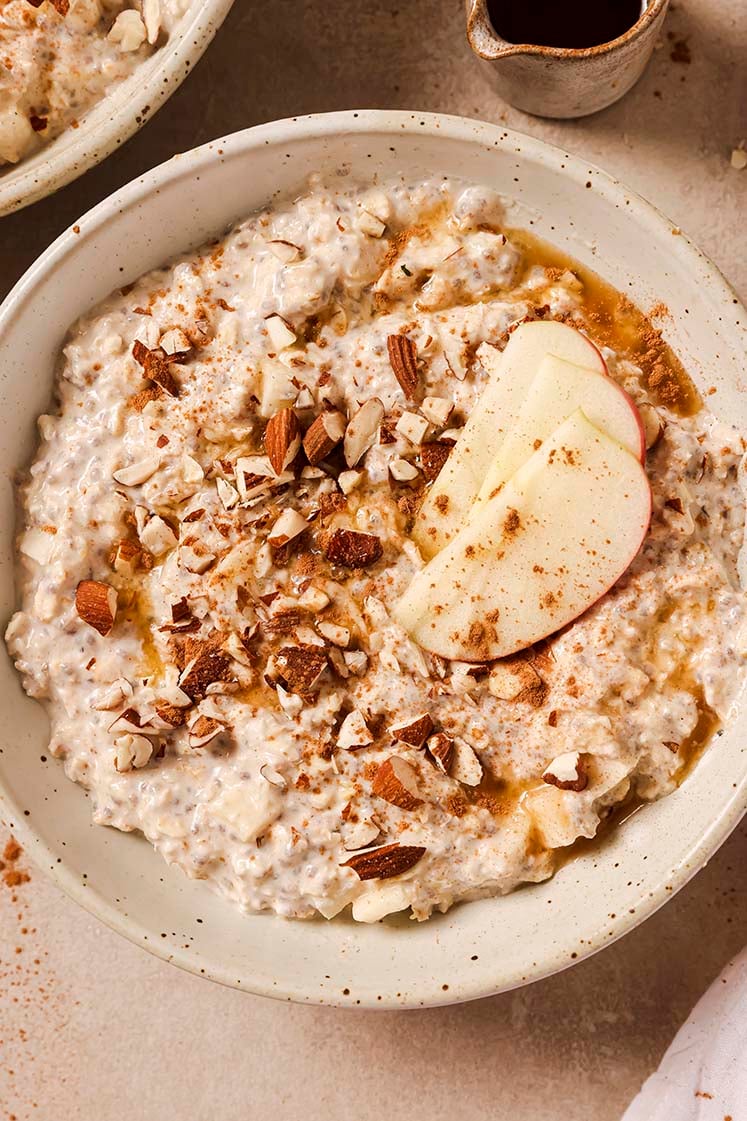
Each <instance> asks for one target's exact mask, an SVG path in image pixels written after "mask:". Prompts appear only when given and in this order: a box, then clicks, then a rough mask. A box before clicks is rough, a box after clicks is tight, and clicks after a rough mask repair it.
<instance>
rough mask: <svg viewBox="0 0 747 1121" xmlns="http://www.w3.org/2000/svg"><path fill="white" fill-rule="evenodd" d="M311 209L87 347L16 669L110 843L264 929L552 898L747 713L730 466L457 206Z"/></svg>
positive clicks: (132, 313)
mask: <svg viewBox="0 0 747 1121" xmlns="http://www.w3.org/2000/svg"><path fill="white" fill-rule="evenodd" d="M339 182H340V181H339V180H337V181H336V183H337V186H336V187H331V186H329V185H328V184H325V183H324V182H323V181H321V180H319V181H314V182H313V183H312V184H311V185H310V188H309V191H308V193H307V194H305V195H304V196H303V197H301V198H300V199H298V200H297V201H296V202H294V203H292V204H291V203H289V204H288V205H285V206H283V205H279V206H277V207H276V208H273V209H271V210H267V211H265V212H263V213H259V214H256V215H254V216H253V217H251V218H249V219H248V220H247V221H244V222H243V223H242V224H241V225H239V226H237V227H236V228H235V229H233V230H232V231H231V232H230V233H229V234H228V235H227V236H226V237H224V238H223V239H221V240H219V241H216V242H215V243H213V244H211V245H209V246H207V247H206V248H204V249H203V250H201V251H200V252H198V253H195V254H193V255H190V256H186V257H185V258H184V259H183V260H179V261H177V262H176V263H174V264H171V265H169V266H168V267H166V268H163V269H161V270H158V271H156V272H151V273H149V274H148V275H146V276H144V277H143V278H142V279H140V280H138V281H137V282H136V283H135V284H133V285H131V286H129V287H127V288H126V289H123V290H122V291H119V292H116V293H115V294H114V295H112V296H110V297H109V298H108V299H107V300H105V301H104V302H103V303H102V304H101V305H100V306H99V307H98V308H96V310H95V311H94V312H93V313H91V314H89V315H87V316H86V317H85V318H84V319H82V320H80V321H79V322H78V323H77V324H76V325H75V326H74V327H73V329H72V331H71V333H70V335H69V338H68V340H67V342H66V345H65V347H64V356H63V358H62V360H61V364H60V369H59V377H58V382H57V401H56V410H55V412H54V413H52V414H50V415H45V416H42V417H41V418H40V420H39V428H40V433H41V446H40V448H39V450H38V453H37V455H36V458H35V460H34V462H33V465H32V466H31V468H30V471H29V472H28V474H27V476H25V477H24V478H23V479H22V480H21V485H20V502H21V532H20V535H19V541H18V549H19V558H20V575H19V580H20V592H21V608H20V610H19V611H18V613H17V614H16V615H15V617H14V618H13V620H12V621H11V623H10V625H9V627H8V631H7V636H6V637H7V643H8V646H9V649H10V651H11V654H12V656H13V658H14V659H15V662H16V665H17V667H18V670H19V671H20V673H21V675H22V678H23V683H24V687H25V689H26V691H27V692H28V693H29V694H30V695H31V696H33V697H37V698H39V699H40V700H42V701H43V703H44V704H45V706H46V708H47V710H48V713H49V717H50V720H51V726H52V730H51V750H52V752H53V753H54V754H55V755H56V756H58V757H59V758H61V759H62V760H63V761H64V766H65V770H66V772H67V774H68V776H69V777H70V778H71V779H73V780H74V781H75V782H79V783H81V784H82V785H83V786H84V787H86V789H87V790H88V791H89V792H90V797H91V802H92V806H93V813H94V820H95V821H96V822H97V823H99V824H101V825H108V826H112V827H114V828H117V829H122V830H128V831H130V830H140V831H141V832H142V833H143V834H144V835H145V837H147V838H148V840H149V841H150V842H151V843H152V844H153V845H154V846H155V847H156V849H157V850H158V851H159V852H160V853H161V854H162V856H163V857H164V858H165V859H166V860H167V861H168V862H169V863H170V864H176V865H178V866H179V867H180V868H182V869H183V870H184V872H186V873H187V875H189V876H191V877H195V878H199V879H204V880H207V881H209V882H210V883H211V884H212V885H213V886H214V887H215V888H216V889H217V890H218V891H219V892H221V893H222V894H223V895H225V896H227V897H229V898H230V899H231V900H233V901H234V902H235V903H236V904H237V905H239V906H240V907H241V908H243V909H244V910H246V911H260V910H272V911H275V912H277V913H278V914H281V915H284V916H288V917H295V918H305V917H310V916H313V915H315V914H321V915H323V916H325V917H326V918H331V917H333V916H334V915H336V914H338V913H340V912H342V911H344V910H345V909H346V908H347V907H349V905H352V915H353V917H354V918H355V919H358V920H360V921H364V922H365V921H369V922H370V921H374V920H377V919H379V918H381V917H382V916H384V915H386V914H389V913H391V912H395V911H403V910H405V909H407V908H411V913H412V915H413V916H414V917H416V918H418V919H424V918H427V917H428V916H429V915H430V914H431V913H432V912H433V911H434V910H441V911H443V910H446V909H447V908H448V907H449V906H450V905H451V904H452V903H454V902H455V901H457V900H466V899H475V898H478V897H482V896H486V895H494V894H500V893H505V892H507V891H510V890H511V889H513V888H515V887H516V886H517V885H519V884H521V883H524V882H528V881H540V880H544V879H546V878H547V877H549V876H550V875H552V873H553V870H554V869H555V867H556V866H557V864H558V862H559V860H560V859H561V858H562V856H563V854H564V853H566V854H567V852H568V851H569V846H572V845H573V844H574V842H576V841H577V840H578V839H579V838H591V837H594V836H596V835H597V833H598V831H599V830H600V826H601V825H602V824H603V823H606V825H607V827H608V828H609V827H610V825H614V822H615V809H616V807H629V806H630V805H631V802H632V800H634V799H635V800H636V802H640V801H646V800H653V799H656V798H659V797H661V796H663V795H666V794H668V793H670V792H671V791H673V790H674V789H675V788H676V787H677V786H678V784H679V783H680V782H681V780H682V778H683V777H684V775H685V774H686V773H687V769H688V767H690V766H691V765H692V764H693V762H694V760H695V759H696V758H697V756H698V753H699V752H700V751H701V749H702V748H703V747H704V745H705V744H706V743H707V741H708V740H709V739H710V737H711V736H712V735H713V733H714V732H715V731H716V730H717V728H718V726H719V724H720V723H721V722H723V721H724V720H725V719H726V718H727V717H728V714H729V711H730V707H731V705H732V702H733V700H734V698H735V696H736V693H737V691H738V688H739V686H740V685H741V680H742V662H743V654H744V650H745V596H744V593H743V592H742V590H741V586H740V579H739V559H740V551H741V546H742V542H743V536H744V495H743V489H742V470H741V462H742V458H743V455H744V451H745V443H744V440H743V439H742V437H741V436H740V435H739V434H738V433H737V432H736V431H734V430H733V429H731V428H729V427H727V426H725V425H724V424H723V423H721V422H719V421H718V420H717V419H716V418H715V417H714V416H713V415H712V414H711V413H710V412H709V411H708V409H707V408H706V407H705V406H704V405H703V402H702V401H701V399H700V397H699V396H698V394H697V393H696V391H695V389H694V388H693V386H692V385H691V383H690V382H689V381H688V380H687V378H686V377H685V375H684V373H683V371H682V370H681V368H680V367H679V364H678V363H677V361H676V359H675V358H674V357H673V356H672V355H671V353H670V352H669V351H668V349H667V348H666V346H665V345H664V343H663V342H662V340H661V338H660V336H659V334H658V333H657V332H656V331H655V330H653V329H652V327H651V325H650V324H649V322H648V321H647V320H646V319H645V318H644V317H643V316H642V315H641V314H640V313H639V312H638V311H636V309H635V308H633V307H632V306H631V305H630V304H629V303H628V302H627V301H626V300H625V299H624V298H623V297H621V296H619V295H618V294H617V293H615V292H614V291H613V290H611V289H610V288H608V287H607V286H606V285H605V284H604V283H602V282H601V281H600V280H599V278H597V277H596V276H594V275H593V274H591V273H588V272H586V271H585V270H584V269H582V268H580V267H579V266H577V265H575V264H574V263H573V262H569V261H567V260H565V259H563V258H562V257H561V256H560V255H559V254H557V253H556V252H555V251H553V250H552V249H551V248H550V247H548V246H545V245H544V244H543V243H540V242H538V241H537V240H536V239H533V238H532V237H531V236H530V235H528V234H527V233H526V232H523V231H521V230H519V229H514V228H512V226H511V224H510V223H509V222H508V221H507V218H506V215H505V213H504V210H503V207H502V205H501V201H500V199H499V198H498V196H497V195H496V194H495V193H494V192H493V191H490V190H487V189H483V188H479V187H475V186H472V185H465V184H460V183H458V182H450V181H447V180H444V179H438V180H436V179H434V180H427V181H424V182H418V183H405V182H400V181H396V182H392V183H390V184H384V185H383V186H376V187H365V188H363V187H362V188H357V189H352V188H346V189H345V190H340V189H339Z"/></svg>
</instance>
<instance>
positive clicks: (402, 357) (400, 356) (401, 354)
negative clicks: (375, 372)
mask: <svg viewBox="0 0 747 1121" xmlns="http://www.w3.org/2000/svg"><path fill="white" fill-rule="evenodd" d="M386 348H387V351H388V353H389V364H390V366H391V367H392V370H393V371H394V376H395V377H396V379H397V381H398V382H399V384H400V386H401V387H402V392H403V393H404V395H405V397H406V398H407V400H408V401H411V400H413V398H414V396H415V391H416V390H417V388H418V350H417V347H416V345H415V343H414V342H413V341H412V339H410V338H408V337H407V335H388V336H387V340H386Z"/></svg>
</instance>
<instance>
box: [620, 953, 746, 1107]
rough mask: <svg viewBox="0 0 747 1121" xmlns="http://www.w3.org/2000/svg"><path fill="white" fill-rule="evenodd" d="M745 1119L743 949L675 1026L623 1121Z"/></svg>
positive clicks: (744, 954)
mask: <svg viewBox="0 0 747 1121" xmlns="http://www.w3.org/2000/svg"><path fill="white" fill-rule="evenodd" d="M726 1118H732V1121H747V950H744V951H743V952H742V953H741V954H740V955H739V957H737V958H735V959H734V961H732V962H730V964H729V965H727V967H726V969H725V970H724V972H723V973H722V974H721V976H720V977H719V978H718V980H716V981H714V983H713V984H712V985H711V987H710V989H709V990H708V992H707V993H706V994H705V996H704V997H702V998H701V999H700V1001H698V1003H697V1004H696V1005H695V1008H694V1009H693V1010H692V1012H691V1013H690V1016H689V1017H688V1019H687V1021H686V1023H685V1024H684V1025H683V1026H682V1027H681V1028H680V1030H679V1032H678V1033H677V1035H676V1036H675V1037H674V1041H673V1043H672V1044H671V1046H670V1048H669V1050H668V1051H667V1053H666V1055H665V1056H664V1058H663V1059H662V1061H661V1066H660V1067H659V1069H658V1070H657V1071H656V1073H655V1074H652V1075H651V1077H650V1078H649V1079H648V1081H647V1082H645V1083H644V1085H643V1089H642V1090H641V1092H640V1094H639V1095H638V1097H637V1098H636V1099H635V1100H634V1101H633V1102H632V1103H631V1105H630V1106H629V1107H628V1109H627V1111H626V1113H625V1116H624V1117H623V1118H622V1121H723V1119H726Z"/></svg>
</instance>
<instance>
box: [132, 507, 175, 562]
mask: <svg viewBox="0 0 747 1121" xmlns="http://www.w3.org/2000/svg"><path fill="white" fill-rule="evenodd" d="M140 542H141V544H142V545H143V546H144V547H145V548H146V549H147V550H148V552H149V553H152V554H153V556H154V557H160V556H162V555H163V554H164V553H168V552H169V551H170V550H171V549H175V548H176V546H177V545H178V544H179V542H178V540H177V536H176V534H175V533H174V531H173V529H172V528H171V526H170V525H169V523H168V522H167V521H164V519H163V518H161V517H159V515H158V514H155V515H154V516H153V517H152V518H149V519H148V521H147V522H146V524H145V526H144V527H143V531H142V533H141V534H140Z"/></svg>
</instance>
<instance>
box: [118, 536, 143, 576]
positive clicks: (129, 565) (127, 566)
mask: <svg viewBox="0 0 747 1121" xmlns="http://www.w3.org/2000/svg"><path fill="white" fill-rule="evenodd" d="M140 556H141V553H140V549H139V547H138V546H137V545H136V544H135V542H134V541H119V542H118V543H117V546H116V548H115V550H114V558H113V563H112V568H113V569H114V571H115V572H116V573H118V574H119V575H120V576H132V575H134V573H135V570H136V569H137V566H138V562H139V560H140Z"/></svg>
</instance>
